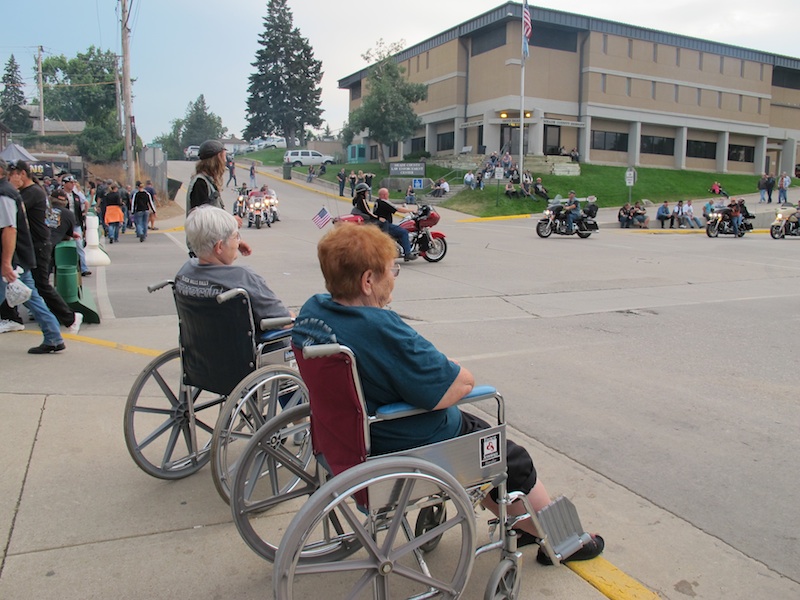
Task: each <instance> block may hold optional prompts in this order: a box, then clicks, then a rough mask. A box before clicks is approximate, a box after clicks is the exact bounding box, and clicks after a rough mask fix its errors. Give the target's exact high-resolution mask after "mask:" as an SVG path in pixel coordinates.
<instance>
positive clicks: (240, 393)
mask: <svg viewBox="0 0 800 600" xmlns="http://www.w3.org/2000/svg"><path fill="white" fill-rule="evenodd" d="M303 402H308V389H307V388H306V386H305V384H304V383H303V380H302V379H301V378H300V373H298V372H297V371H295V370H293V369H289V368H287V367H284V366H281V365H267V366H265V367H262V368H260V369H257V370H255V371H253V372H252V373H250V375H248V376H247V377H245V378H244V379H243V380H242V381H240V382H239V384H238V385H237V386H236V387H235V388H234V390H233V391H232V392H231V393H230V395H229V396H228V400H227V401H226V402H225V406H224V407H223V408H222V411H220V413H219V418H218V419H217V424H216V426H215V427H214V434H213V435H212V437H211V457H212V460H211V473H212V475H213V477H214V485H215V486H216V488H217V491H218V492H219V495H220V496H222V499H223V500H225V502H228V503H230V497H231V493H230V488H231V483H232V481H233V475H234V473H235V471H236V465H237V462H238V460H239V457H240V455H241V453H242V452H243V451H244V447H245V446H246V445H247V442H248V441H249V439H250V438H251V437H252V436H253V434H254V433H255V432H256V431H257V430H258V429H259V428H260V427H261V426H262V425H264V423H266V422H267V421H269V420H270V419H271V418H273V417H274V416H275V415H276V414H277V413H278V412H280V411H281V410H286V409H289V408H292V407H294V406H297V405H298V404H302V403H303ZM298 435H302V433H300V434H298Z"/></svg>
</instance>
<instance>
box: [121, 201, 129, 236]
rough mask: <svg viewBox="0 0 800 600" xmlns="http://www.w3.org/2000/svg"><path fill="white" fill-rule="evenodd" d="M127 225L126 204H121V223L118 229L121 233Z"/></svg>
mask: <svg viewBox="0 0 800 600" xmlns="http://www.w3.org/2000/svg"><path fill="white" fill-rule="evenodd" d="M127 227H128V205H127V204H124V203H123V205H122V224H121V225H120V230H121V231H122V233H125V229H126V228H127Z"/></svg>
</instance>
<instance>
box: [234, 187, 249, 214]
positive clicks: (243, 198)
mask: <svg viewBox="0 0 800 600" xmlns="http://www.w3.org/2000/svg"><path fill="white" fill-rule="evenodd" d="M233 214H234V215H236V216H237V217H239V218H240V219H244V217H245V215H246V214H247V194H246V193H245V194H239V197H238V198H237V199H236V202H234V203H233Z"/></svg>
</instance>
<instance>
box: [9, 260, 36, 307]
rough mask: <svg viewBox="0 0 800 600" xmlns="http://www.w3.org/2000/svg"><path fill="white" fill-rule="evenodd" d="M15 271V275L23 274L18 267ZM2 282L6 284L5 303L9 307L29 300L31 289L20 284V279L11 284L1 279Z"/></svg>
mask: <svg viewBox="0 0 800 600" xmlns="http://www.w3.org/2000/svg"><path fill="white" fill-rule="evenodd" d="M15 270H16V273H17V275H22V273H24V271H23V270H22V269H21V268H20V267H17V268H16V269H15ZM3 281H5V282H6V302H8V305H9V306H10V307H12V308H13V307H15V306H18V305H20V304H23V303H25V302H27V301H28V300H30V299H31V288H29V287H28V286H27V285H25V284H24V283H22V281H21V280H20V279H15V280H14V281H13V282H12V283H8V280H7V279H6V278H5V277H3Z"/></svg>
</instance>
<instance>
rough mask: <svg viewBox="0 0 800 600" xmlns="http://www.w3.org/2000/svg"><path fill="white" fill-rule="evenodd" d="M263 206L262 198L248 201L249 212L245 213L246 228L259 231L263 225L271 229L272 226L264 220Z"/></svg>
mask: <svg viewBox="0 0 800 600" xmlns="http://www.w3.org/2000/svg"><path fill="white" fill-rule="evenodd" d="M264 209H265V205H264V198H263V196H256V197H254V198H252V199H251V200H250V211H249V212H248V213H247V226H248V227H253V226H255V228H256V229H261V225H262V224H263V223H266V224H267V227H272V224H271V223H270V222H269V221H267V220H266V219H265V218H264V213H265V210H264Z"/></svg>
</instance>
